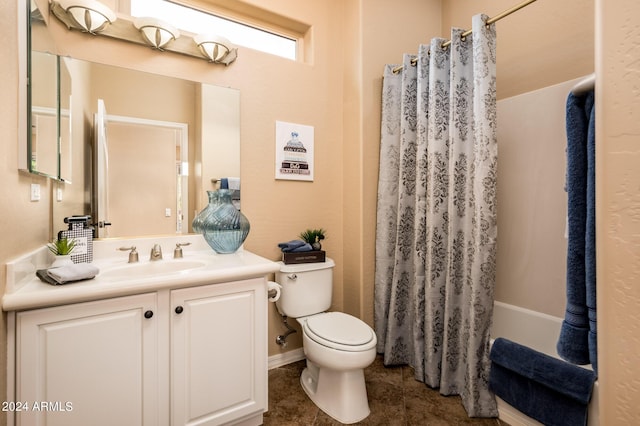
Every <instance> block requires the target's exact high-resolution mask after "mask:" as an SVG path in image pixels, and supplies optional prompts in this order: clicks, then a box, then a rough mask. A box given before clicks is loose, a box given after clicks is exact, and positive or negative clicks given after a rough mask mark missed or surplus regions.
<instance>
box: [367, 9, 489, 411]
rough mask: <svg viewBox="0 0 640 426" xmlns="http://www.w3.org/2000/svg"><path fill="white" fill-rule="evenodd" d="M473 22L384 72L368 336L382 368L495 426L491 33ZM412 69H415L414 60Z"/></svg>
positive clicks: (479, 17) (476, 20) (479, 22)
mask: <svg viewBox="0 0 640 426" xmlns="http://www.w3.org/2000/svg"><path fill="white" fill-rule="evenodd" d="M484 20H486V16H483V15H477V16H475V17H474V18H473V28H472V30H473V33H472V37H471V36H469V37H466V39H465V40H463V39H462V38H461V34H462V32H463V31H462V30H459V29H452V33H451V45H450V47H449V48H446V49H443V48H442V47H441V46H442V44H443V42H444V41H445V40H443V39H433V40H432V41H431V44H430V46H426V45H422V46H420V49H419V53H418V56H417V57H415V56H412V55H405V57H404V64H403V67H402V72H401V73H394V71H393V69H394V68H395V66H393V65H387V66H386V67H385V73H384V82H383V93H382V126H381V143H380V169H379V182H378V207H377V230H376V272H375V330H376V333H377V336H378V348H377V349H378V352H380V353H383V354H384V363H385V365H397V364H409V365H410V366H412V367H413V368H414V370H415V378H416V379H417V380H419V381H422V382H424V383H426V384H427V385H428V386H430V387H434V388H439V389H440V393H441V394H443V395H453V394H457V395H460V396H461V398H462V402H463V405H464V407H465V409H466V411H467V414H468V415H469V416H471V417H495V416H497V409H496V404H495V399H494V397H493V395H492V394H491V393H490V392H489V391H488V385H487V382H488V377H489V365H490V364H489V328H490V325H491V318H492V314H493V288H494V281H495V267H496V266H495V260H496V235H497V225H496V169H497V141H496V95H495V91H496V77H495V75H496V74H495V62H496V57H495V53H496V48H495V26H494V25H491V26H486V25H485V24H484ZM414 58H416V59H417V64H416V66H413V65H412V64H411V60H412V59H414Z"/></svg>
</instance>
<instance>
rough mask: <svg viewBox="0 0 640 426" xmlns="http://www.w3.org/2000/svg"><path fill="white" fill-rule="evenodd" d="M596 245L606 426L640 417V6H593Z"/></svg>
mask: <svg viewBox="0 0 640 426" xmlns="http://www.w3.org/2000/svg"><path fill="white" fill-rule="evenodd" d="M596 11H597V16H598V18H597V25H596V74H597V80H596V87H597V95H596V120H597V121H596V217H597V223H596V241H597V243H598V246H597V262H598V276H597V280H598V288H597V291H598V359H599V381H600V386H601V387H600V389H601V395H603V397H602V401H601V403H600V411H601V414H600V419H601V424H603V425H633V424H638V419H640V404H639V403H638V402H639V401H640V330H639V328H638V325H639V324H640V309H639V307H640V285H639V284H640V216H639V215H638V212H640V143H638V141H639V140H640V67H639V66H638V58H640V45H639V44H638V34H639V33H640V4H639V3H638V2H637V1H635V0H621V1H616V2H610V1H606V0H597V1H596Z"/></svg>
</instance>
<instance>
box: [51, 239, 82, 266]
mask: <svg viewBox="0 0 640 426" xmlns="http://www.w3.org/2000/svg"><path fill="white" fill-rule="evenodd" d="M75 246H76V242H75V240H70V239H67V238H62V239H57V240H55V241H54V242H52V243H49V244H47V248H48V249H49V251H50V252H51V253H53V254H54V256H55V257H56V259H55V260H54V261H53V264H52V265H51V267H52V268H57V267H60V266H65V265H73V260H71V252H72V251H73V249H74V248H75Z"/></svg>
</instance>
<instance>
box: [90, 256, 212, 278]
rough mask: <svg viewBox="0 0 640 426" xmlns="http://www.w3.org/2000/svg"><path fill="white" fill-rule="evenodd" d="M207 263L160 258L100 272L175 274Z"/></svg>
mask: <svg viewBox="0 0 640 426" xmlns="http://www.w3.org/2000/svg"><path fill="white" fill-rule="evenodd" d="M205 265H206V263H205V262H202V261H199V260H185V261H171V260H158V261H155V262H146V263H134V264H128V265H126V266H122V267H119V268H114V269H110V270H106V271H104V272H101V273H100V277H105V278H125V277H126V278H144V277H153V276H156V275H160V274H173V273H177V272H185V271H190V270H192V269H197V268H201V267H203V266H205Z"/></svg>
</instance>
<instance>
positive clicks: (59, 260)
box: [51, 254, 73, 268]
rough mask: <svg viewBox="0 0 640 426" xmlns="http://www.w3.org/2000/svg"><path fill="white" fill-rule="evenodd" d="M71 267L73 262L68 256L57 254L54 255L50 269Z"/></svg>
mask: <svg viewBox="0 0 640 426" xmlns="http://www.w3.org/2000/svg"><path fill="white" fill-rule="evenodd" d="M68 265H73V260H71V255H70V254H59V255H56V258H55V260H54V261H53V263H52V264H51V268H59V267H60V266H68Z"/></svg>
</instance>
